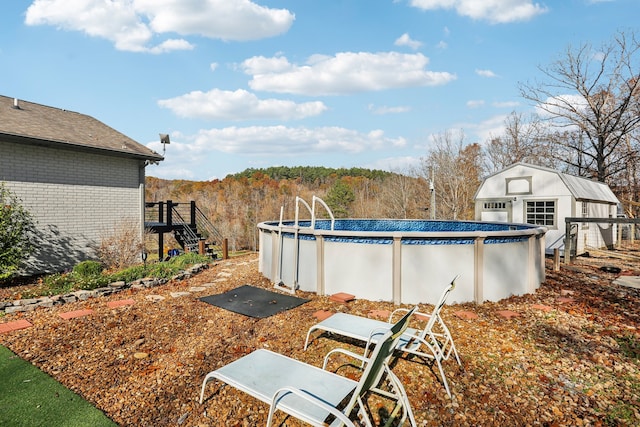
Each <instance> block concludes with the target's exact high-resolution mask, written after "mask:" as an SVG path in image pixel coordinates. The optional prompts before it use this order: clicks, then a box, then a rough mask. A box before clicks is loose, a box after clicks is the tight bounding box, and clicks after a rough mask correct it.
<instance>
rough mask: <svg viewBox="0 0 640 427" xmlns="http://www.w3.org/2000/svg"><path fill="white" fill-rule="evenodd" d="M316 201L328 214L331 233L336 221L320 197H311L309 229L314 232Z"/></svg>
mask: <svg viewBox="0 0 640 427" xmlns="http://www.w3.org/2000/svg"><path fill="white" fill-rule="evenodd" d="M316 201H317V202H319V203H320V204H321V205H322V206H323V207H324V209H325V210H326V211H327V213H328V214H329V216H330V217H331V231H333V229H334V226H335V223H336V219H335V218H334V216H333V212H331V209H329V206H327V204H326V203H325V202H324V200H322V199H321V198H320V197H318V196H313V198H312V201H311V206H312V208H311V210H312V213H311V228H312V229H314V230H315V228H316V215H315V212H316Z"/></svg>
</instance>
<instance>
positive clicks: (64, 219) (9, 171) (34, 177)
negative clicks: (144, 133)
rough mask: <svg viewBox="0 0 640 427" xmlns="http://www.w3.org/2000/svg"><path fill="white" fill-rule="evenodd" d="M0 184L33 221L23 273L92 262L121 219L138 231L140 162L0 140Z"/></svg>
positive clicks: (141, 193) (141, 225)
mask: <svg viewBox="0 0 640 427" xmlns="http://www.w3.org/2000/svg"><path fill="white" fill-rule="evenodd" d="M0 182H4V183H5V185H6V187H7V188H8V189H10V190H11V191H12V192H14V193H15V194H16V195H17V196H18V197H19V198H20V199H21V204H22V205H23V206H24V207H25V209H27V210H28V211H29V212H30V213H31V214H32V215H33V217H34V219H35V220H36V221H37V224H36V226H37V230H38V233H37V236H36V239H35V241H36V247H37V249H36V251H35V253H34V254H33V255H32V257H31V258H30V259H29V261H28V263H27V266H26V267H25V269H24V271H23V274H37V273H50V272H55V271H62V270H65V269H69V268H72V267H73V266H74V265H75V264H77V263H78V262H80V261H83V260H86V259H94V258H95V257H96V254H95V248H96V246H97V245H98V244H99V243H100V239H101V237H103V236H105V235H108V234H109V233H111V232H112V231H113V229H114V226H115V225H117V224H119V223H122V221H123V220H129V221H135V223H136V224H139V227H140V230H142V227H143V223H142V221H143V209H144V208H143V195H144V194H143V191H144V161H142V160H137V159H133V158H127V157H115V156H109V155H102V154H95V153H88V152H81V151H73V150H67V149H57V148H52V147H43V146H35V145H28V144H19V143H13V142H6V141H0Z"/></svg>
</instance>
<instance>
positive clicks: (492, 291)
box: [258, 218, 546, 304]
mask: <svg viewBox="0 0 640 427" xmlns="http://www.w3.org/2000/svg"><path fill="white" fill-rule="evenodd" d="M258 230H259V236H260V257H259V270H260V272H261V273H262V274H263V275H264V276H265V277H267V278H269V279H270V280H272V281H273V282H274V283H276V284H281V285H282V286H284V287H286V288H289V289H292V290H293V289H299V290H301V291H307V292H316V293H318V294H319V295H332V294H334V293H338V292H346V293H349V294H353V295H355V296H356V298H362V299H367V300H372V301H376V300H380V301H393V302H394V303H403V304H417V303H433V302H434V301H436V300H437V299H438V297H439V296H440V293H441V292H442V289H443V288H444V286H445V285H446V284H447V283H448V282H450V281H451V279H452V278H453V277H454V276H456V275H457V274H460V277H459V279H458V280H457V281H456V289H455V290H454V291H453V292H452V294H451V295H450V298H449V302H477V303H482V302H484V301H497V300H500V299H503V298H506V297H509V296H511V295H522V294H526V293H532V292H534V291H535V290H536V289H537V288H538V287H539V286H540V284H541V283H542V282H543V281H544V279H545V262H544V255H545V253H544V250H545V242H544V235H545V232H546V228H544V227H539V226H532V225H526V224H511V223H497V222H476V221H430V220H402V219H336V220H334V219H330V220H324V219H322V220H316V219H314V218H312V219H311V220H305V221H298V220H292V221H282V220H280V221H267V222H262V223H260V224H258Z"/></svg>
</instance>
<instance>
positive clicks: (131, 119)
mask: <svg viewBox="0 0 640 427" xmlns="http://www.w3.org/2000/svg"><path fill="white" fill-rule="evenodd" d="M638 16H640V1H639V0H608V1H607V0H547V1H537V0H302V1H301V0H255V1H249V0H190V1H186V0H34V1H14V0H12V1H5V2H2V4H1V5H0V28H1V29H0V94H2V95H5V96H9V97H15V98H19V99H24V100H27V101H31V102H37V103H40V104H45V105H50V106H53V107H59V108H63V109H67V110H72V111H77V112H80V113H84V114H88V115H90V116H93V117H95V118H96V119H98V120H101V121H102V122H104V123H106V124H107V125H109V126H111V127H113V128H115V129H117V130H118V131H120V132H122V133H124V134H126V135H127V136H129V137H131V138H133V139H134V140H136V141H138V142H140V143H142V144H144V145H146V146H148V147H150V148H152V149H153V150H155V151H158V152H160V153H162V146H161V144H160V143H159V136H158V134H159V133H167V134H169V135H170V138H171V144H170V145H168V146H166V153H165V161H164V162H161V163H160V164H159V165H154V166H149V167H148V168H147V175H151V176H157V177H160V178H166V179H188V180H209V179H213V178H224V177H225V176H226V175H227V174H229V173H235V172H240V171H242V170H244V169H246V168H248V167H253V168H261V167H269V166H280V165H284V166H299V165H301V166H326V167H366V168H377V169H386V170H396V171H402V170H406V169H407V168H408V167H409V165H412V164H415V163H416V162H417V161H418V160H419V159H420V158H421V157H425V156H426V154H427V150H428V148H429V144H430V143H431V141H432V138H433V135H435V134H441V133H443V132H445V131H447V130H453V131H460V130H461V131H463V132H464V135H465V141H466V142H467V143H474V142H478V143H483V142H485V141H486V140H487V139H488V138H489V137H490V136H492V135H498V134H499V133H500V132H501V128H502V126H503V121H504V118H505V117H506V116H507V115H508V114H509V113H511V112H512V111H517V112H522V113H524V114H528V113H529V112H531V111H532V110H533V106H532V105H528V104H527V103H526V102H525V101H524V99H522V98H521V97H520V96H519V91H518V83H519V82H527V81H532V80H535V79H537V78H540V77H541V73H540V71H539V70H538V67H539V66H545V65H548V64H550V63H551V62H553V61H554V60H556V59H557V58H558V57H559V56H560V55H561V54H562V53H563V51H565V50H566V49H567V48H568V47H569V46H571V45H573V46H577V45H578V44H580V43H585V42H588V43H592V44H593V45H594V46H596V47H597V46H599V45H600V44H601V43H603V42H606V41H609V40H611V38H612V37H613V36H614V34H615V33H616V31H618V30H625V31H626V30H630V29H631V30H635V28H636V26H637V25H638V24H637V22H638ZM0 120H1V117H0Z"/></svg>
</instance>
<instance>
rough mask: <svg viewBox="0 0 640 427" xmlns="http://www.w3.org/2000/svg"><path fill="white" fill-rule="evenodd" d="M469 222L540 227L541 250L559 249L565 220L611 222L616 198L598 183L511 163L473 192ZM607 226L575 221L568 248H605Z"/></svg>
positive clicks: (609, 235) (611, 235)
mask: <svg viewBox="0 0 640 427" xmlns="http://www.w3.org/2000/svg"><path fill="white" fill-rule="evenodd" d="M474 200H475V218H476V220H481V221H498V222H514V223H528V224H538V225H543V226H545V227H547V228H548V231H547V233H546V235H545V239H546V242H545V246H546V252H547V253H552V252H553V250H554V249H555V248H558V249H560V250H561V251H563V250H564V239H565V232H566V230H565V218H566V217H582V218H615V217H616V212H617V206H618V203H619V202H618V199H617V198H616V196H615V195H614V194H613V192H612V191H611V189H610V188H609V186H608V185H607V184H605V183H603V182H598V181H593V180H590V179H586V178H580V177H577V176H572V175H567V174H565V173H561V172H558V171H556V170H553V169H549V168H545V167H541V166H534V165H530V164H526V163H515V164H513V165H511V166H509V167H507V168H506V169H504V170H502V171H500V172H497V173H495V174H493V175H491V176H489V177H487V178H486V179H485V180H484V181H483V182H482V184H480V187H479V188H478V191H477V192H476V194H475V197H474ZM616 234H617V233H616V232H615V229H614V225H612V224H604V223H603V224H600V223H590V224H589V223H580V224H578V229H577V231H576V230H572V235H573V236H574V237H573V238H574V239H576V240H575V241H574V243H573V244H572V248H576V254H581V253H584V252H585V251H586V249H587V248H588V247H604V246H611V245H613V244H614V243H615V239H616Z"/></svg>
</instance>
